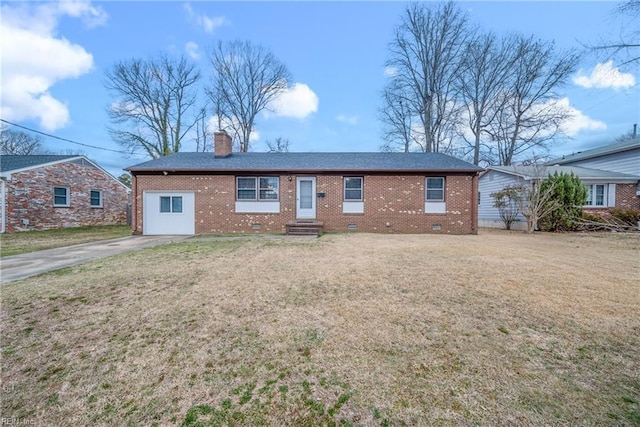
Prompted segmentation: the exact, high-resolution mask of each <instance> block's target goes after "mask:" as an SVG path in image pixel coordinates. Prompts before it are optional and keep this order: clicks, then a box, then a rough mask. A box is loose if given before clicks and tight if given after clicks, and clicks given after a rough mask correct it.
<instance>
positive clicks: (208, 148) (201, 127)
mask: <svg viewBox="0 0 640 427" xmlns="http://www.w3.org/2000/svg"><path fill="white" fill-rule="evenodd" d="M194 131H195V136H194V138H193V140H194V142H195V145H196V152H203V153H204V152H212V151H213V141H212V139H211V135H210V134H209V126H208V122H207V109H206V107H202V108H201V109H200V112H199V113H198V115H197V121H196V126H195V130H194Z"/></svg>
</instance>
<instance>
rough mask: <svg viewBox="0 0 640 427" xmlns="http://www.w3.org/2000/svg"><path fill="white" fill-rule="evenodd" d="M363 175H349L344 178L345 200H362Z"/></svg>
mask: <svg viewBox="0 0 640 427" xmlns="http://www.w3.org/2000/svg"><path fill="white" fill-rule="evenodd" d="M362 181H363V179H362V177H355V176H349V177H345V178H344V200H345V201H349V202H360V201H362Z"/></svg>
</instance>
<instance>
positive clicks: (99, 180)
mask: <svg viewBox="0 0 640 427" xmlns="http://www.w3.org/2000/svg"><path fill="white" fill-rule="evenodd" d="M53 187H67V188H68V189H69V201H70V206H69V207H54V206H53ZM91 190H100V191H102V206H103V207H102V208H92V207H91V202H90V198H91ZM127 203H128V194H127V190H126V189H125V188H124V187H123V186H122V185H120V184H119V183H118V182H116V181H115V180H114V179H113V178H112V177H111V176H109V175H107V174H106V173H105V172H103V171H102V170H100V169H97V168H95V167H92V166H82V165H78V164H74V163H58V164H55V165H50V166H43V167H40V168H35V169H30V170H27V171H23V172H17V173H12V174H11V179H9V180H7V187H6V231H7V232H9V233H10V232H15V231H25V230H46V229H52V228H65V227H78V226H84V225H105V224H126V222H127V217H126V209H127ZM23 219H25V220H28V221H29V225H28V226H25V225H24V224H23Z"/></svg>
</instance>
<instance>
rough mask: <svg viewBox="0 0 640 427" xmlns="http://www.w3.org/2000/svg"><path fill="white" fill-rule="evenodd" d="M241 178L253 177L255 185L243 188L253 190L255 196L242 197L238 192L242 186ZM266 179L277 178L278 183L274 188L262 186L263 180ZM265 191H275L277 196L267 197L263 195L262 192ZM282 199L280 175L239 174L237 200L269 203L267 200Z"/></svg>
mask: <svg viewBox="0 0 640 427" xmlns="http://www.w3.org/2000/svg"><path fill="white" fill-rule="evenodd" d="M241 179H253V187H252V188H249V187H243V188H242V189H243V190H252V191H253V192H254V194H255V197H253V198H250V199H246V198H245V199H241V198H240V197H238V196H239V194H238V192H239V191H240V187H239V181H240V180H241ZM264 179H275V180H276V181H275V182H276V185H275V187H273V188H270V187H262V184H263V182H262V180H264ZM263 191H265V192H267V191H268V192H273V193H275V196H276V197H275V198H267V197H262V195H261V193H262V192H263ZM278 201H280V177H279V176H237V177H236V202H261V203H267V202H278Z"/></svg>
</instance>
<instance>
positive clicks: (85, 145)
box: [0, 119, 130, 154]
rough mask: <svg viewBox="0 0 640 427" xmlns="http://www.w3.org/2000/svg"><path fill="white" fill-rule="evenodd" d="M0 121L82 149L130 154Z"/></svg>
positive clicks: (3, 120)
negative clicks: (79, 146)
mask: <svg viewBox="0 0 640 427" xmlns="http://www.w3.org/2000/svg"><path fill="white" fill-rule="evenodd" d="M0 121H1V122H2V123H6V124H8V125H11V126H15V127H19V128H20V129H24V130H28V131H29V132H33V133H38V134H40V135H44V136H47V137H49V138H53V139H59V140H60V141H65V142H70V143H71V144H77V145H82V146H83V147H89V148H95V149H97V150H104V151H111V152H113V153H119V154H130V153H128V152H126V151H121V150H112V149H110V148H104V147H98V146H95V145H89V144H84V143H82V142H77V141H72V140H70V139H67V138H61V137H59V136H55V135H51V134H48V133H45V132H40V131H39V130H35V129H31V128H28V127H26V126H22V125H19V124H17V123H12V122H10V121H8V120H5V119H0Z"/></svg>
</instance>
